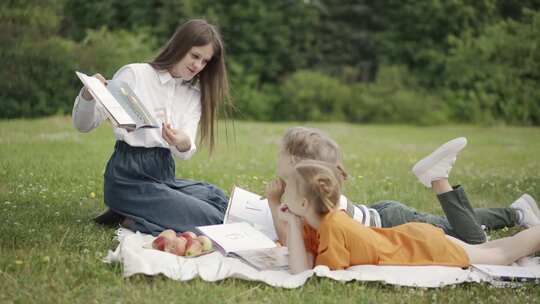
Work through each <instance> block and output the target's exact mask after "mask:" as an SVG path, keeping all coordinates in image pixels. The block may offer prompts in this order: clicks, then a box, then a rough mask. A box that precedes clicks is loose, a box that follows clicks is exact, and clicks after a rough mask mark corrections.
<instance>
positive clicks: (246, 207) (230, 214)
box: [223, 186, 278, 241]
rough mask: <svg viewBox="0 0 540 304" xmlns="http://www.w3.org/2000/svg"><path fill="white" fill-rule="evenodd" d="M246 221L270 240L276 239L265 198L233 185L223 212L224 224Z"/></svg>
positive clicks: (270, 213)
mask: <svg viewBox="0 0 540 304" xmlns="http://www.w3.org/2000/svg"><path fill="white" fill-rule="evenodd" d="M242 222H246V223H249V224H250V225H251V226H253V227H254V228H255V229H257V230H259V231H261V232H262V233H264V234H265V235H266V236H267V237H269V238H270V239H271V240H274V241H276V240H277V239H278V236H277V232H276V228H275V227H274V221H273V219H272V212H271V211H270V206H269V205H268V200H267V199H261V196H260V195H257V194H255V193H253V192H249V191H247V190H245V189H242V188H240V187H236V186H235V187H234V188H233V190H232V192H231V197H230V199H229V205H228V206H227V211H226V212H225V218H224V220H223V223H224V224H231V223H242Z"/></svg>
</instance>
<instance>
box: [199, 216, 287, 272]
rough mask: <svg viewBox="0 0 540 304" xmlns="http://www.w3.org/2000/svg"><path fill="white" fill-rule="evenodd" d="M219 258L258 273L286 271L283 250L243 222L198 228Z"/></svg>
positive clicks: (284, 250) (284, 249) (285, 256)
mask: <svg viewBox="0 0 540 304" xmlns="http://www.w3.org/2000/svg"><path fill="white" fill-rule="evenodd" d="M197 229H198V230H199V231H200V232H201V233H202V234H204V235H206V236H207V237H209V238H210V239H211V240H212V241H213V242H214V245H215V247H216V248H218V249H219V250H220V251H221V252H222V253H223V254H225V255H227V256H231V257H236V258H239V259H241V260H243V261H244V262H245V263H247V264H249V265H251V266H252V267H255V268H256V269H258V270H286V269H288V251H287V247H280V246H278V245H277V244H276V243H275V242H274V241H273V240H271V239H270V238H268V237H267V236H266V235H265V234H264V233H262V232H261V231H259V230H257V229H255V228H253V226H251V225H250V224H248V223H246V222H239V223H232V224H220V225H209V226H199V227H197Z"/></svg>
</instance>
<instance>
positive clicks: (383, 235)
mask: <svg viewBox="0 0 540 304" xmlns="http://www.w3.org/2000/svg"><path fill="white" fill-rule="evenodd" d="M339 174H340V173H339V169H338V167H337V166H335V165H332V164H329V163H325V162H320V161H314V160H304V161H300V162H299V163H298V164H297V165H296V166H295V167H294V170H291V171H290V173H289V176H287V177H286V180H285V192H284V193H283V197H282V201H283V205H282V207H281V209H280V217H281V218H282V219H283V220H285V221H286V222H287V226H288V227H287V230H288V231H287V235H288V237H287V247H288V248H289V268H290V271H291V272H292V273H298V272H302V271H304V270H307V269H311V268H313V266H314V265H326V266H328V267H329V268H330V269H332V270H337V269H345V268H348V267H350V266H354V265H362V264H374V265H444V266H456V267H467V266H469V265H470V264H495V265H507V264H510V263H512V262H513V261H515V260H517V259H519V258H521V257H524V256H526V255H529V254H532V253H535V252H538V251H540V226H535V227H533V228H529V229H527V230H524V231H521V232H519V233H518V234H516V235H514V236H511V237H506V238H501V239H498V240H494V241H490V242H486V243H483V244H478V245H470V244H467V243H464V242H462V241H460V240H458V239H456V238H453V237H451V236H448V235H445V234H444V232H443V231H442V230H441V229H440V228H437V227H434V226H432V225H429V224H424V223H408V224H404V225H400V226H396V227H392V228H371V227H366V226H363V225H361V224H359V223H358V222H356V221H354V220H353V219H351V218H350V217H349V216H348V215H347V214H345V213H344V212H343V211H339V210H338V209H337V206H338V203H339V197H340V195H341V183H340V179H339V178H337V177H338V176H339Z"/></svg>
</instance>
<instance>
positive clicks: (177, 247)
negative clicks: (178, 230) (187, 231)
mask: <svg viewBox="0 0 540 304" xmlns="http://www.w3.org/2000/svg"><path fill="white" fill-rule="evenodd" d="M186 244H187V240H186V238H184V237H177V238H176V239H175V240H174V252H172V253H174V254H176V255H179V256H183V255H184V254H185V253H186Z"/></svg>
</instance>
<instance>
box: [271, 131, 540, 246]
mask: <svg viewBox="0 0 540 304" xmlns="http://www.w3.org/2000/svg"><path fill="white" fill-rule="evenodd" d="M466 144H467V141H466V139H465V138H463V137H461V138H456V139H454V140H451V141H449V142H447V143H445V144H443V145H442V146H441V147H439V148H438V149H436V150H435V151H434V152H433V153H431V154H430V155H428V156H427V157H425V158H424V159H422V160H420V161H419V162H418V163H417V164H416V165H415V167H414V168H413V173H414V174H415V175H416V176H417V177H418V179H419V180H420V182H421V183H422V184H423V185H425V186H426V187H427V188H432V189H433V191H434V192H435V194H436V195H437V199H438V201H439V203H440V204H441V207H442V209H443V211H444V213H445V215H446V217H442V216H437V215H432V214H428V213H423V212H419V211H417V210H415V209H413V208H411V207H408V206H406V205H404V204H402V203H399V202H397V201H381V202H379V203H376V204H373V205H371V206H366V205H359V204H353V203H351V201H350V200H348V199H347V198H346V197H345V196H343V195H341V196H340V198H339V206H338V208H339V209H342V210H346V211H347V214H348V215H349V216H350V217H351V218H353V219H354V220H356V221H357V222H359V223H361V224H363V225H365V226H371V227H383V228H387V227H394V226H398V225H401V224H405V223H409V222H422V223H428V224H432V225H434V226H436V227H439V228H441V229H443V231H444V232H445V233H446V234H448V235H450V236H453V237H455V238H458V239H460V240H462V241H464V242H466V243H470V244H480V243H483V242H485V241H486V234H485V232H484V230H483V229H482V226H483V227H485V228H487V229H501V228H504V227H512V226H514V225H519V226H522V227H524V228H528V227H533V226H537V225H540V210H539V209H538V207H537V205H536V202H535V201H534V199H533V198H532V197H531V196H530V195H528V194H523V195H522V196H521V197H520V198H519V199H517V200H516V201H515V202H514V203H513V204H512V205H511V206H510V207H507V208H477V209H473V208H472V206H471V204H470V202H469V200H468V198H467V195H466V194H465V190H464V188H463V187H462V186H456V187H452V186H451V185H450V183H449V182H448V174H449V173H450V171H451V169H452V166H453V164H454V162H455V160H456V158H457V155H458V153H459V152H460V151H461V150H462V149H463V148H465V146H466ZM306 159H312V160H319V161H324V162H328V163H331V164H334V165H336V168H337V170H338V173H339V174H338V177H339V179H340V181H344V180H346V179H347V173H346V171H345V169H344V167H343V164H342V155H341V149H340V147H339V146H338V144H337V143H336V142H335V141H334V140H332V139H331V138H330V137H329V136H328V135H326V134H325V133H323V132H322V131H321V130H318V129H314V128H306V127H294V128H291V129H288V130H287V131H286V133H285V135H284V136H283V139H282V142H281V148H280V152H279V156H278V162H277V175H278V177H279V178H278V179H276V180H274V181H272V182H270V183H269V184H268V186H267V191H266V192H267V198H268V202H269V205H270V208H271V210H272V216H273V219H274V225H275V227H276V230H277V234H278V236H279V239H280V241H281V242H282V243H283V244H285V243H286V238H287V231H286V230H287V226H286V223H284V222H283V221H281V220H280V219H279V218H278V213H279V212H278V209H279V206H280V204H281V201H282V200H281V196H282V194H283V189H284V183H283V179H284V176H286V175H288V173H289V172H290V171H291V170H293V168H294V166H295V164H297V163H298V162H299V161H301V160H306Z"/></svg>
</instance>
